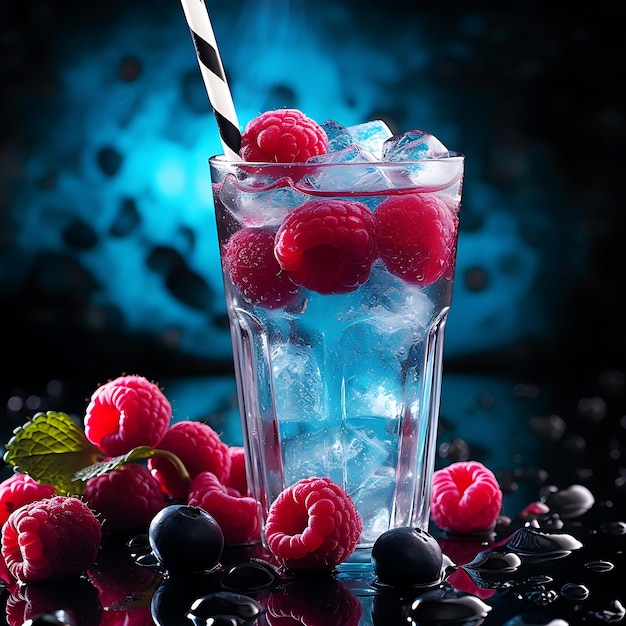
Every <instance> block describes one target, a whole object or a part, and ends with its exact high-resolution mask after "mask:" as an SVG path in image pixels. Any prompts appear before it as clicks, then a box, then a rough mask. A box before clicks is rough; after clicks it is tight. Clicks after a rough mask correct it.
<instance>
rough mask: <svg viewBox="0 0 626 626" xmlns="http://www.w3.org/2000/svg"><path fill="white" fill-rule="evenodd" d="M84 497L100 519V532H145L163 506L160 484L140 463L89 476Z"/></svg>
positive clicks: (128, 464)
mask: <svg viewBox="0 0 626 626" xmlns="http://www.w3.org/2000/svg"><path fill="white" fill-rule="evenodd" d="M83 500H84V501H85V502H86V503H87V504H88V505H89V507H90V508H91V509H92V510H93V511H94V512H95V513H96V514H97V515H98V517H99V518H100V522H101V524H102V530H103V531H119V530H132V529H144V531H145V530H147V528H148V525H149V524H150V521H151V520H152V518H153V517H154V516H155V515H156V514H157V513H158V512H159V511H160V510H161V509H162V508H163V506H165V499H164V496H163V491H162V490H161V483H159V481H158V480H157V479H156V478H155V477H154V476H152V474H151V473H150V472H149V471H148V470H147V469H146V468H145V467H144V466H143V465H140V464H139V463H126V464H125V465H122V466H121V467H119V468H117V469H115V470H113V471H111V472H107V473H106V474H102V475H101V476H96V477H94V478H90V479H89V480H88V481H87V484H86V485H85V491H84V492H83Z"/></svg>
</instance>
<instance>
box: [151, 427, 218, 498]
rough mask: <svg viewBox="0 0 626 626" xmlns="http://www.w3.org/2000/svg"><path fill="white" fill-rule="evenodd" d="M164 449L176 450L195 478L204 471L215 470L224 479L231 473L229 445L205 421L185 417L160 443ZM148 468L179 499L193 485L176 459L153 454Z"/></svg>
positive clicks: (165, 488)
mask: <svg viewBox="0 0 626 626" xmlns="http://www.w3.org/2000/svg"><path fill="white" fill-rule="evenodd" d="M158 447H159V449H160V450H167V451H168V452H171V453H172V454H175V455H176V456H177V457H178V458H179V459H180V460H181V461H182V463H183V465H184V466H185V468H186V470H187V472H188V473H189V478H190V479H191V480H193V479H194V478H195V477H196V476H197V475H198V474H200V472H212V473H213V474H215V475H216V476H217V478H218V480H219V481H220V482H222V481H224V479H225V478H226V477H227V476H228V474H229V473H230V456H229V454H228V446H227V445H226V444H225V443H223V442H222V441H221V440H220V438H219V436H218V434H217V433H216V432H215V431H214V430H213V429H212V428H211V427H210V426H209V425H208V424H205V423H204V422H196V421H193V420H183V421H181V422H177V423H176V424H173V425H172V426H171V427H170V428H169V429H168V431H167V433H165V436H164V437H163V439H162V440H161V441H160V443H159V446H158ZM148 468H149V469H150V471H151V472H152V474H153V475H154V476H155V477H156V478H157V479H158V480H159V482H160V483H161V489H163V491H164V492H165V493H167V494H169V495H171V496H172V497H174V498H176V499H179V500H180V499H183V500H184V499H185V498H186V497H187V491H188V488H189V485H187V484H186V483H185V482H184V480H183V479H182V478H181V476H180V474H179V473H178V470H177V469H176V467H175V466H174V465H172V463H171V462H170V461H169V460H167V459H165V458H163V457H152V458H151V459H149V460H148Z"/></svg>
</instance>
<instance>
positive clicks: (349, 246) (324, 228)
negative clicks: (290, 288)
mask: <svg viewBox="0 0 626 626" xmlns="http://www.w3.org/2000/svg"><path fill="white" fill-rule="evenodd" d="M274 253H275V255H276V258H277V259H278V262H279V263H280V266H281V267H282V268H283V269H285V270H287V271H288V272H290V276H291V280H292V281H293V282H295V283H297V284H299V285H302V286H304V287H306V288H307V289H311V290H313V291H317V292H318V293H321V294H339V293H347V292H349V291H354V290H355V289H357V288H358V287H359V285H361V284H362V283H364V282H365V281H366V280H367V279H368V277H369V275H370V271H371V269H372V264H373V263H374V261H375V260H376V257H377V248H376V222H375V219H374V216H373V214H372V212H371V211H370V210H369V209H368V208H367V207H366V206H365V205H363V204H361V203H359V202H352V201H347V200H325V199H324V200H322V199H319V200H310V201H309V202H306V203H305V204H303V205H302V206H300V207H298V208H296V209H294V210H293V211H291V212H290V213H289V215H288V216H287V217H286V219H285V221H284V222H283V224H282V225H281V227H280V228H279V230H278V233H277V234H276V246H275V249H274Z"/></svg>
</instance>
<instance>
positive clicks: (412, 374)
mask: <svg viewBox="0 0 626 626" xmlns="http://www.w3.org/2000/svg"><path fill="white" fill-rule="evenodd" d="M463 165H464V158H463V156H462V155H459V154H455V153H453V154H452V155H451V156H449V157H445V158H437V159H428V160H423V161H411V162H374V163H331V164H301V163H296V164H277V163H242V162H228V161H226V160H225V159H224V157H214V158H212V159H210V167H211V177H212V182H213V191H214V200H215V212H216V219H217V228H218V235H219V242H220V256H221V261H222V269H223V275H224V286H225V294H226V307H227V311H228V316H229V320H230V327H231V333H232V342H233V353H234V363H235V374H236V381H237V389H238V400H239V408H240V413H241V420H242V428H243V437H244V444H245V450H246V461H247V471H248V483H249V488H250V492H251V494H250V495H252V496H254V497H255V498H256V499H257V500H258V501H259V502H260V504H261V511H262V515H263V516H264V517H265V516H266V515H267V512H268V510H269V507H270V506H271V504H272V502H273V501H274V500H275V499H276V497H277V496H278V495H279V493H280V492H281V491H282V490H283V489H285V488H286V487H287V486H289V485H292V484H293V483H295V482H297V481H298V480H300V479H302V478H309V477H312V476H325V477H328V478H330V479H331V480H333V481H335V482H336V483H338V484H339V485H341V486H342V487H343V488H344V489H345V491H346V492H347V493H348V494H349V495H350V496H351V497H352V499H353V501H354V503H355V505H356V507H357V510H358V511H359V514H360V516H361V518H362V522H363V532H362V536H361V542H360V545H359V547H364V548H367V547H371V545H372V544H373V543H374V541H375V540H376V538H377V537H378V536H379V535H381V534H382V533H383V532H384V531H386V530H388V529H390V528H394V527H398V526H414V527H419V528H422V529H427V527H428V521H429V501H430V486H431V480H432V475H433V471H434V463H435V457H436V434H437V423H438V413H439V399H440V390H441V375H442V349H443V337H444V328H445V323H446V317H447V314H448V310H449V307H450V303H451V297H452V286H453V278H454V262H455V256H456V243H457V231H458V214H459V208H460V201H461V185H462V178H463Z"/></svg>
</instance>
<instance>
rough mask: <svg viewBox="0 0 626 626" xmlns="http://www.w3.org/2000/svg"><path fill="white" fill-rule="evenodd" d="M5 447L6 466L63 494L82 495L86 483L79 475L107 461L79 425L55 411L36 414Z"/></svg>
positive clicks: (17, 431) (67, 416)
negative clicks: (91, 466) (76, 476)
mask: <svg viewBox="0 0 626 626" xmlns="http://www.w3.org/2000/svg"><path fill="white" fill-rule="evenodd" d="M5 447H6V452H5V454H4V457H3V458H4V461H5V462H6V463H8V464H9V465H12V466H13V467H14V468H15V469H16V470H17V471H18V472H20V473H22V474H28V475H30V476H31V477H32V478H34V479H35V480H36V481H38V482H40V483H46V484H48V485H52V486H53V487H55V489H56V490H57V492H58V493H59V494H62V495H81V494H82V493H83V491H84V488H85V483H84V482H83V481H82V480H77V479H76V478H75V475H76V473H77V472H78V471H79V470H81V469H82V468H84V467H86V466H89V465H93V464H95V463H98V462H99V461H102V460H103V459H104V456H103V454H102V453H101V452H100V451H99V450H98V448H97V447H96V446H94V445H93V444H92V443H91V442H90V441H89V440H88V439H87V437H85V434H84V432H83V430H82V429H81V428H80V426H78V424H76V423H75V422H74V420H72V418H71V417H70V416H69V415H67V413H59V412H56V411H48V412H46V413H37V414H36V415H34V416H33V418H32V419H31V420H30V421H28V422H26V424H24V425H23V426H20V427H18V428H16V429H15V431H13V437H12V438H11V439H10V440H9V441H8V443H7V444H6V446H5Z"/></svg>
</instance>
